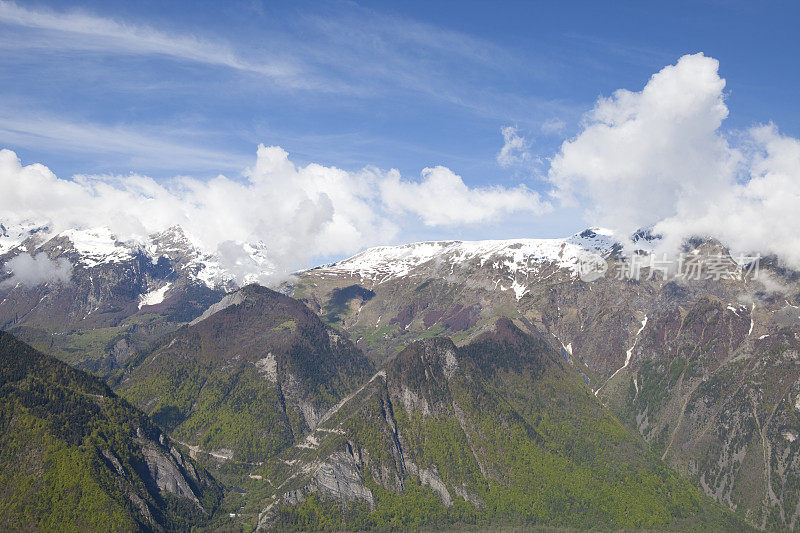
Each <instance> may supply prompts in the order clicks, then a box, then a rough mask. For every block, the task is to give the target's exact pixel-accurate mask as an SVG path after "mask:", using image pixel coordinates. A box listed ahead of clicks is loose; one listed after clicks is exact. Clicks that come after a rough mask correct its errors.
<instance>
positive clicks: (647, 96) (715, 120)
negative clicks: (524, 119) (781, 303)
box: [548, 54, 800, 267]
mask: <svg viewBox="0 0 800 533" xmlns="http://www.w3.org/2000/svg"><path fill="white" fill-rule="evenodd" d="M718 68H719V64H718V62H717V60H716V59H713V58H710V57H706V56H704V55H703V54H694V55H687V56H684V57H682V58H680V60H679V61H678V62H677V64H675V65H670V66H667V67H665V68H664V69H662V70H661V71H660V72H658V73H657V74H655V75H653V76H652V77H651V78H650V80H649V81H648V82H647V84H646V85H645V87H644V88H643V89H642V90H641V91H639V92H632V91H627V90H624V89H621V90H619V91H617V92H615V93H614V94H613V96H611V97H610V98H601V99H599V100H598V101H597V103H596V105H595V106H594V109H593V110H592V111H591V112H590V113H588V114H587V116H586V117H585V122H584V125H583V130H582V131H581V132H580V133H579V134H578V135H577V136H576V137H575V138H573V139H569V140H567V141H565V142H564V143H563V144H562V146H561V149H560V151H559V152H558V153H557V154H556V156H555V157H554V158H553V160H552V163H551V168H550V170H549V173H548V177H549V180H550V181H551V182H552V184H553V185H554V194H555V196H557V197H559V198H560V199H561V200H563V201H564V202H566V203H570V202H575V203H577V204H578V205H580V206H582V207H583V208H584V209H585V211H586V216H587V219H589V220H591V221H592V222H593V223H599V224H602V225H605V226H608V227H611V228H613V229H615V230H616V231H618V232H620V233H622V234H630V233H632V232H633V231H634V230H636V229H638V228H641V227H653V228H654V230H655V232H656V233H658V234H662V235H663V236H664V237H665V239H664V244H665V246H669V247H671V248H674V247H675V246H677V245H678V244H679V243H680V242H681V241H682V240H683V239H684V238H686V237H689V236H693V235H700V236H712V237H716V238H718V239H720V240H721V241H722V242H724V243H725V244H727V245H728V246H730V247H732V248H733V249H734V250H737V251H740V252H760V253H775V254H778V256H779V257H781V258H782V259H783V260H784V261H786V262H787V263H789V264H791V265H793V266H795V267H800V233H799V232H797V231H796V224H793V223H792V221H791V219H790V218H789V217H791V216H792V214H793V213H797V212H800V195H799V194H798V185H800V142H798V140H797V139H793V138H789V137H786V136H782V135H781V134H780V133H779V132H778V130H777V128H776V127H775V126H772V125H770V126H760V127H754V128H752V129H751V130H749V131H748V132H745V135H744V140H741V136H737V137H735V139H737V141H736V142H735V143H734V142H732V141H731V140H730V139H729V136H728V135H726V134H725V132H724V131H722V129H721V126H722V124H723V121H724V120H725V119H726V118H727V116H728V113H729V110H728V107H727V105H726V103H725V92H724V89H725V80H724V79H722V78H721V77H720V76H719V72H718Z"/></svg>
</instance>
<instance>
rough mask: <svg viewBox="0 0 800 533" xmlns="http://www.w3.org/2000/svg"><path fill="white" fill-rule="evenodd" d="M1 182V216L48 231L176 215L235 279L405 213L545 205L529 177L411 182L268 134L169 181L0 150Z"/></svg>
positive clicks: (428, 177)
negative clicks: (70, 169)
mask: <svg viewBox="0 0 800 533" xmlns="http://www.w3.org/2000/svg"><path fill="white" fill-rule="evenodd" d="M0 191H3V194H2V195H0V213H2V221H3V222H4V223H5V224H6V225H7V226H8V225H11V224H16V223H21V222H24V221H37V222H39V223H46V224H49V225H50V227H51V229H52V231H55V232H60V231H63V230H66V229H72V228H78V229H85V228H91V227H98V226H105V227H109V229H111V230H112V231H113V232H114V233H115V234H116V235H117V237H118V238H120V239H123V240H127V239H135V240H137V239H138V240H141V239H143V238H144V237H146V236H147V235H150V234H152V233H155V232H158V231H162V230H164V229H166V228H168V227H170V226H173V225H180V226H181V227H183V228H184V230H185V231H186V232H187V234H188V235H189V236H190V238H191V239H192V240H193V241H195V243H196V244H197V245H199V246H200V247H201V248H202V249H203V250H205V251H206V252H208V253H218V254H219V255H220V256H221V257H222V260H223V262H224V263H225V264H226V266H228V267H230V268H231V269H232V271H234V272H235V273H236V274H237V275H238V276H239V278H240V281H241V280H243V279H244V277H245V276H247V275H251V276H252V275H257V276H259V278H258V279H260V280H261V281H262V282H269V281H273V280H274V279H273V276H274V277H278V278H280V277H282V276H284V275H285V274H287V273H289V272H292V271H293V270H295V269H298V268H302V267H306V266H308V263H309V261H310V260H311V258H312V257H314V256H332V255H343V254H348V253H354V252H357V251H359V250H361V249H363V248H364V247H366V246H371V245H376V244H387V243H389V242H391V241H392V240H393V239H394V238H395V236H396V235H397V234H398V232H399V226H398V222H397V220H398V216H399V215H402V214H404V213H412V214H415V215H418V216H419V217H420V218H421V219H422V221H423V222H424V223H425V224H426V225H428V226H453V225H458V224H466V223H478V222H485V221H492V220H497V219H499V218H502V217H503V216H504V215H508V214H510V213H513V212H517V211H527V212H532V213H539V212H541V211H542V210H543V209H544V208H545V206H543V205H542V204H541V203H540V201H539V198H538V195H536V194H535V193H532V192H530V191H528V190H527V189H526V188H524V187H518V188H515V189H504V188H500V187H493V188H470V187H467V186H466V185H465V184H464V182H463V181H462V180H461V178H460V177H459V176H456V175H455V174H454V173H453V172H452V171H450V170H449V169H447V168H444V167H436V168H433V169H425V170H424V171H423V179H422V181H421V182H413V181H406V180H403V179H401V177H400V174H399V173H398V172H397V171H395V170H391V171H382V170H378V169H372V168H370V169H364V170H362V171H359V172H348V171H345V170H342V169H338V168H335V167H326V166H323V165H319V164H314V163H312V164H309V165H307V166H304V167H300V166H297V165H295V164H294V163H293V162H292V161H291V160H290V159H289V156H288V154H287V153H286V152H285V151H284V150H283V149H281V148H280V147H277V146H271V147H267V146H263V145H262V146H259V148H258V153H257V157H256V161H255V164H254V165H253V166H252V167H250V168H248V169H246V170H245V171H244V172H243V175H242V177H241V178H238V179H232V178H228V177H226V176H222V175H220V176H217V177H216V178H213V179H210V180H200V179H196V178H190V177H178V178H174V179H172V180H167V181H156V180H154V179H152V178H149V177H146V176H141V175H136V174H134V175H129V176H125V177H120V176H82V175H79V176H74V177H73V178H72V179H70V180H68V179H62V178H59V177H57V176H56V175H55V174H53V172H51V171H50V169H48V168H47V167H45V166H44V165H41V164H33V165H28V166H23V165H22V164H21V162H20V160H19V158H18V157H17V155H16V154H15V153H14V152H12V151H10V150H0ZM259 241H260V242H262V243H263V244H264V245H265V246H266V250H267V252H266V253H267V255H268V258H267V259H268V262H269V263H272V264H273V265H274V268H275V272H274V273H273V274H272V275H271V276H265V275H264V273H263V272H260V271H258V270H257V269H258V268H259V267H258V265H257V264H256V263H254V262H252V261H249V260H248V258H247V256H246V255H245V254H244V249H243V243H256V242H259Z"/></svg>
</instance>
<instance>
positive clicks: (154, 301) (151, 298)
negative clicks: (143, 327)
mask: <svg viewBox="0 0 800 533" xmlns="http://www.w3.org/2000/svg"><path fill="white" fill-rule="evenodd" d="M170 287H172V283H167V284H166V285H164V286H163V287H160V288H158V289H155V290H152V291H150V292H148V293H147V294H142V295H141V296H139V309H141V308H142V307H144V306H145V305H158V304H160V303H161V302H163V301H164V297H165V296H166V294H167V291H168V290H169V289H170Z"/></svg>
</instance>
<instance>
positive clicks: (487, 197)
mask: <svg viewBox="0 0 800 533" xmlns="http://www.w3.org/2000/svg"><path fill="white" fill-rule="evenodd" d="M422 177H423V179H422V181H421V182H409V181H404V180H403V179H402V178H401V177H400V175H399V173H397V172H390V173H389V174H388V175H387V176H386V179H385V180H383V181H382V183H381V185H380V188H381V196H382V198H383V201H384V203H385V204H386V206H387V207H388V208H389V209H390V210H391V211H394V212H408V213H413V214H416V215H418V216H419V217H420V218H421V219H422V220H423V222H424V223H425V224H426V225H428V226H458V225H462V224H477V223H481V222H488V221H495V220H498V219H500V218H502V217H503V216H506V215H509V214H511V213H514V212H528V213H533V214H537V215H538V214H542V213H545V212H547V211H548V210H550V205H549V204H547V203H546V202H543V201H542V200H541V198H540V197H539V194H537V193H536V192H534V191H531V190H529V189H528V188H527V187H525V186H524V185H520V186H518V187H516V188H513V189H508V188H504V187H479V188H469V187H468V186H467V185H466V184H465V183H464V181H463V180H462V179H461V176H458V175H457V174H455V173H453V171H452V170H450V169H449V168H446V167H441V166H439V167H434V168H426V169H424V170H423V171H422Z"/></svg>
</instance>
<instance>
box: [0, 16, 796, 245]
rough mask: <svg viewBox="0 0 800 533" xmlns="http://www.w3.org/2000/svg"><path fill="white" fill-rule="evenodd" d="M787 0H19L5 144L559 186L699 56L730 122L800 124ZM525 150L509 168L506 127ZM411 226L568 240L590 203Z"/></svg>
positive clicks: (82, 169)
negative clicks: (561, 155)
mask: <svg viewBox="0 0 800 533" xmlns="http://www.w3.org/2000/svg"><path fill="white" fill-rule="evenodd" d="M799 20H800V9H798V7H797V4H796V3H795V4H793V3H789V2H762V3H751V2H744V1H742V2H738V1H732V2H722V1H707V2H659V3H656V2H613V3H607V2H502V3H501V2H492V3H488V2H467V1H458V2H449V1H440V2H402V3H398V2H370V3H355V2H339V1H332V2H267V1H241V2H237V1H232V2H225V3H215V2H163V1H158V2H147V1H145V2H110V1H105V2H81V3H73V4H70V5H68V3H66V2H53V3H48V2H24V3H23V2H20V3H16V4H9V3H2V4H0V48H2V53H0V77H1V78H0V102H2V103H0V147H4V148H9V149H11V150H13V151H15V152H16V153H17V154H18V155H19V157H20V159H21V161H22V163H23V164H30V163H34V162H41V163H43V164H45V165H47V166H48V167H49V168H50V169H52V170H53V172H55V174H57V175H58V176H60V177H62V178H68V177H69V176H72V175H73V174H81V173H88V174H120V175H126V174H128V173H131V172H135V173H141V174H146V175H148V176H152V177H153V178H155V179H156V180H164V179H167V178H170V177H173V176H175V175H189V176H194V177H198V178H201V179H207V178H210V177H213V176H215V175H217V174H218V173H223V174H225V175H226V176H230V177H232V178H236V177H237V176H239V175H240V173H241V171H242V169H244V168H245V167H248V166H250V165H252V164H253V163H254V161H255V153H256V148H257V146H258V145H259V144H260V143H263V144H265V145H279V146H281V147H282V148H283V149H285V150H286V151H287V152H288V153H289V157H290V158H291V159H292V161H294V162H295V163H297V164H300V165H305V164H308V163H312V162H313V163H319V164H322V165H325V166H336V167H339V168H342V169H345V170H348V171H352V172H357V171H358V170H359V169H362V168H363V167H366V166H374V167H378V168H380V169H385V170H388V169H392V168H395V169H398V170H399V171H400V174H401V175H402V176H404V177H405V178H406V179H409V180H414V179H420V172H421V170H422V169H423V168H426V167H432V166H437V165H441V166H444V167H447V168H449V169H451V170H452V171H453V172H455V173H457V174H458V175H460V176H461V177H462V178H463V181H464V183H465V184H466V185H467V186H469V187H478V188H480V187H487V186H501V187H506V188H515V187H518V186H519V185H524V186H525V187H527V188H528V189H530V190H532V191H536V192H539V193H540V194H542V195H543V198H548V197H547V194H548V192H549V191H550V190H551V189H552V187H553V184H552V183H551V182H549V181H548V180H547V172H548V168H549V160H550V158H552V157H553V156H554V155H555V154H556V153H557V152H558V151H559V147H560V146H561V144H562V142H564V140H565V139H570V138H574V137H575V136H576V135H578V134H579V133H580V132H581V131H582V129H583V127H584V126H583V123H582V117H584V115H585V113H587V112H588V111H590V110H591V109H592V108H593V107H594V106H595V102H596V100H597V99H598V97H601V96H605V97H608V96H611V95H612V94H613V92H614V91H615V90H617V89H619V88H626V89H629V90H631V91H640V90H641V89H642V87H643V86H644V85H645V84H646V83H647V81H648V79H649V78H650V76H651V75H653V74H654V73H656V72H658V71H659V70H661V69H662V68H663V67H665V66H667V65H671V64H674V63H675V62H676V61H677V60H678V58H680V57H681V56H683V55H684V54H692V53H696V52H703V53H704V54H705V55H706V56H710V57H713V58H716V59H717V60H719V75H720V76H721V77H723V78H725V79H726V80H727V85H726V88H725V94H726V100H725V101H726V103H727V106H728V108H729V109H730V116H729V117H728V118H727V119H726V120H725V122H724V125H723V132H724V134H725V135H728V136H731V137H735V136H736V135H737V132H739V131H744V130H746V129H747V128H749V127H751V126H753V125H755V124H761V123H769V122H770V121H775V122H776V123H777V124H778V125H779V126H780V129H781V133H782V134H785V135H789V136H793V137H797V136H800V120H798V119H800V103H799V102H798V98H797V97H796V95H797V87H798V86H800V69H799V68H798V66H797V65H798V63H797V56H798V52H800V39H798V37H797V23H798V21H799ZM508 126H512V127H515V128H516V132H517V135H519V136H520V137H522V138H524V139H525V143H526V146H527V154H528V155H527V156H526V159H525V160H524V161H517V163H516V164H512V165H509V166H506V167H503V166H501V165H499V164H498V161H497V158H496V156H497V154H498V152H499V151H500V149H501V148H502V146H503V143H504V139H503V136H502V134H501V129H502V128H504V127H508ZM554 206H555V208H554V209H553V210H552V211H550V212H547V213H545V214H526V215H525V216H520V217H503V218H501V219H493V220H492V221H491V223H486V224H464V225H449V226H445V227H441V226H435V225H433V226H431V225H426V224H420V223H419V221H416V222H414V221H411V222H408V223H405V224H403V225H402V227H401V231H400V232H399V233H398V234H396V235H395V236H394V237H393V239H394V240H400V241H402V240H412V239H417V238H490V237H491V238H501V237H512V236H513V237H518V236H556V235H563V234H568V233H570V232H572V231H576V230H578V229H580V228H581V227H584V226H585V225H586V216H585V213H584V210H582V209H581V207H580V206H578V207H563V206H561V205H560V204H558V203H557V202H556V203H554Z"/></svg>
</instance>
